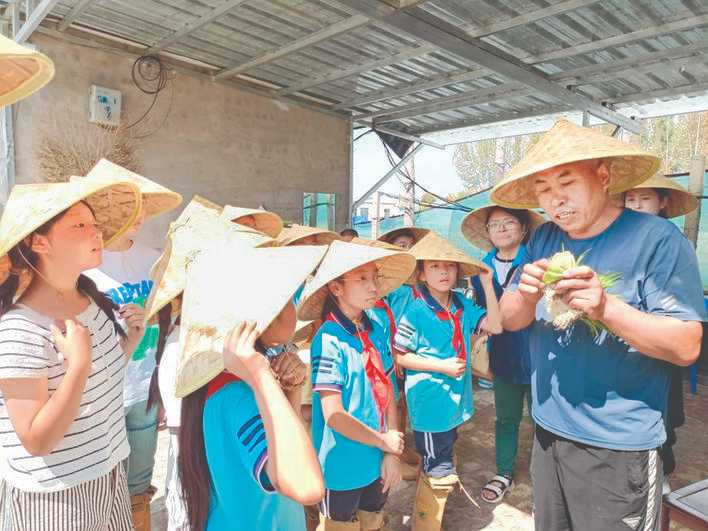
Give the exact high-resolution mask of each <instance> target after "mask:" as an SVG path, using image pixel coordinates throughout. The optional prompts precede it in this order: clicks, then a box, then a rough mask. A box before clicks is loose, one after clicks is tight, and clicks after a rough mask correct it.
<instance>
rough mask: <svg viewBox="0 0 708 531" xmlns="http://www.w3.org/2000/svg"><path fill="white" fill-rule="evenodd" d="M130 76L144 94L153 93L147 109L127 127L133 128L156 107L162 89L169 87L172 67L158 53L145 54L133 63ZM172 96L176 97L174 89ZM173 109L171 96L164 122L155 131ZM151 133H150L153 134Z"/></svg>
mask: <svg viewBox="0 0 708 531" xmlns="http://www.w3.org/2000/svg"><path fill="white" fill-rule="evenodd" d="M130 76H131V78H132V80H133V84H134V85H135V87H136V88H137V89H138V90H139V91H140V92H142V93H143V94H147V95H151V96H153V98H152V103H150V106H149V107H148V108H147V110H146V111H145V112H144V113H143V114H142V116H140V118H138V119H137V120H135V121H134V122H133V123H131V124H130V125H129V126H127V127H126V129H131V128H132V127H135V126H136V125H138V124H139V123H141V122H142V121H143V120H145V118H147V116H148V115H149V114H150V111H152V109H153V108H154V107H155V104H156V103H157V100H158V98H159V96H160V94H161V93H162V91H163V90H164V89H165V88H166V87H167V83H168V82H169V81H170V69H169V67H168V66H167V65H166V64H165V63H163V62H162V60H161V59H160V58H159V57H158V56H156V55H143V56H141V57H138V58H137V59H136V60H135V62H134V63H133V68H132V69H131V72H130ZM172 96H173V97H174V90H173V91H172ZM171 109H172V98H170V107H169V108H168V110H167V113H166V115H165V118H164V119H163V121H162V124H160V126H159V127H158V128H157V129H156V130H155V131H153V133H155V132H156V131H157V130H158V129H160V127H162V126H163V125H164V123H165V121H166V120H167V115H169V112H170V110H171ZM153 133H150V134H153ZM146 136H150V135H143V136H142V137H141V138H145V137H146Z"/></svg>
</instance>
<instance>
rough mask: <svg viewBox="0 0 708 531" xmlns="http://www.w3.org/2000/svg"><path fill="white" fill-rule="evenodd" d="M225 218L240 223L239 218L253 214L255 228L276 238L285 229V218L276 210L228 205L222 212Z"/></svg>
mask: <svg viewBox="0 0 708 531" xmlns="http://www.w3.org/2000/svg"><path fill="white" fill-rule="evenodd" d="M222 215H223V217H224V219H228V220H229V221H233V222H235V223H238V219H239V218H243V217H246V216H251V217H252V218H253V221H254V222H255V225H256V226H255V229H256V230H257V231H260V232H262V233H263V234H267V235H268V236H270V237H271V238H276V237H277V236H278V234H280V232H281V231H282V230H283V220H282V219H280V216H279V215H278V214H276V213H275V212H268V211H267V210H261V209H259V208H242V207H235V206H231V205H226V206H225V207H224V211H223V213H222Z"/></svg>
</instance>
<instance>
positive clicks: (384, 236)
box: [378, 227, 430, 244]
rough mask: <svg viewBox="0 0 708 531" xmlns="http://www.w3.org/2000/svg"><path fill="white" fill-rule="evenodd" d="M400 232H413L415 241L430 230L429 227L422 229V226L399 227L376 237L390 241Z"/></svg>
mask: <svg viewBox="0 0 708 531" xmlns="http://www.w3.org/2000/svg"><path fill="white" fill-rule="evenodd" d="M402 232H410V233H411V234H413V243H414V244H415V243H417V242H419V241H420V239H421V238H422V237H423V236H425V235H426V234H428V233H429V232H430V229H424V228H422V227H400V228H398V229H393V230H390V231H388V232H386V233H385V234H382V235H381V236H379V237H378V240H379V241H382V242H387V243H391V242H392V241H393V240H395V239H396V238H397V237H398V236H400V234H401V233H402Z"/></svg>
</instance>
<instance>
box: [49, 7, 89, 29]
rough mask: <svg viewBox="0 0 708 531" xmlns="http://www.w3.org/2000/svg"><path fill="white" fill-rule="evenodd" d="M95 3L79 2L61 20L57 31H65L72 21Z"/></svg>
mask: <svg viewBox="0 0 708 531" xmlns="http://www.w3.org/2000/svg"><path fill="white" fill-rule="evenodd" d="M95 1H96V0H80V1H79V2H78V3H77V4H76V5H75V6H74V7H72V8H71V11H69V12H68V13H67V14H66V16H65V17H64V18H63V19H62V21H61V22H60V23H59V25H58V26H57V29H58V30H59V31H66V29H67V28H68V27H69V26H71V25H72V24H73V23H74V21H75V20H76V19H77V18H79V17H80V16H81V15H82V14H83V12H84V11H86V10H87V9H88V8H89V7H90V6H91V4H93V3H94V2H95Z"/></svg>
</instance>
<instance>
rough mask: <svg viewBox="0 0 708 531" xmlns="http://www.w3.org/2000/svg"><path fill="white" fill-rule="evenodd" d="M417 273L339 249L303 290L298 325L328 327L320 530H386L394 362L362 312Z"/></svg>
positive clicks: (396, 466)
mask: <svg viewBox="0 0 708 531" xmlns="http://www.w3.org/2000/svg"><path fill="white" fill-rule="evenodd" d="M414 267H415V260H414V259H413V257H412V256H411V255H409V254H408V253H404V252H397V251H391V250H387V249H381V248H378V247H365V246H362V245H357V244H353V243H344V242H339V241H335V242H333V243H332V244H331V245H330V248H329V251H328V252H327V255H326V256H325V258H324V259H323V261H322V264H321V265H320V267H319V269H318V271H317V274H316V275H315V277H314V278H313V279H312V280H311V281H310V282H308V284H307V286H306V287H305V291H304V293H303V297H302V301H301V304H300V307H299V311H298V316H299V318H300V319H304V320H310V319H317V318H321V319H322V320H323V324H322V326H321V327H320V329H319V330H318V331H317V333H316V335H315V337H314V338H313V340H312V347H311V362H312V389H313V393H314V394H313V404H312V438H313V441H314V443H315V448H316V450H317V452H318V454H319V459H320V464H321V465H322V470H323V473H324V478H325V486H326V493H325V498H324V500H323V501H322V503H321V504H320V513H321V520H320V526H321V527H320V529H325V530H334V531H345V530H352V531H354V530H357V531H358V530H359V529H370V530H374V529H382V528H383V525H384V519H383V513H382V510H383V507H384V504H385V503H386V498H387V496H388V492H389V490H390V489H391V487H393V486H395V485H396V484H397V483H398V482H399V481H400V479H401V476H400V474H401V473H400V463H399V460H398V455H399V454H400V453H401V451H402V450H403V436H402V434H401V432H400V431H398V419H397V415H396V404H395V401H394V400H393V389H392V383H391V379H390V377H391V374H392V373H393V362H392V358H391V356H390V353H389V344H388V341H387V340H386V337H385V335H384V331H383V329H382V328H381V327H380V326H379V325H378V324H377V323H376V322H374V321H372V320H371V319H369V317H368V316H367V314H366V313H365V310H368V309H370V308H372V307H373V305H374V303H375V302H376V300H378V299H379V298H381V296H385V295H386V294H387V293H389V292H390V291H391V290H393V289H395V288H396V287H398V286H399V285H400V284H401V283H402V282H403V281H404V280H405V279H406V278H408V277H409V276H410V274H411V272H412V271H413V268H414Z"/></svg>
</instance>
